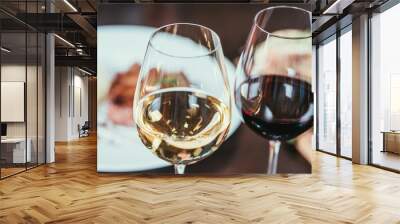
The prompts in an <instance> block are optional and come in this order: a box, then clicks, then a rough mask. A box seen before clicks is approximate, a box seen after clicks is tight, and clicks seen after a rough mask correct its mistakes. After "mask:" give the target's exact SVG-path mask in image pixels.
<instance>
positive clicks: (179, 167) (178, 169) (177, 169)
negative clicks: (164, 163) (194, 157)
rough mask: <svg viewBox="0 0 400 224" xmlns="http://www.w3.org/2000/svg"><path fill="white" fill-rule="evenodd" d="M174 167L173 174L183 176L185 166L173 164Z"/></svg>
mask: <svg viewBox="0 0 400 224" xmlns="http://www.w3.org/2000/svg"><path fill="white" fill-rule="evenodd" d="M174 167H175V174H179V175H183V174H185V168H186V165H185V164H174Z"/></svg>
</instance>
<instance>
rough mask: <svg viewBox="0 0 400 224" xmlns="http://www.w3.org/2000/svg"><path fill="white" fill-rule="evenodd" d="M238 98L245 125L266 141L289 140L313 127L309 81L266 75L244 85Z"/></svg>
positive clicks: (238, 90)
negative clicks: (266, 139)
mask: <svg viewBox="0 0 400 224" xmlns="http://www.w3.org/2000/svg"><path fill="white" fill-rule="evenodd" d="M235 95H236V101H237V105H238V107H239V109H240V110H241V112H242V115H243V119H244V121H245V123H246V124H247V125H248V126H249V127H250V128H251V129H252V130H254V131H255V132H256V133H258V134H260V135H261V136H263V137H265V138H268V139H271V140H289V139H292V138H295V137H297V136H298V135H300V134H301V133H303V132H305V131H306V130H307V129H309V128H311V127H312V125H313V117H314V108H313V107H314V106H313V94H312V90H311V85H310V84H309V83H308V82H305V81H302V80H300V79H296V78H291V77H286V76H280V75H263V76H259V77H255V78H252V79H249V80H246V81H245V82H243V83H242V84H241V85H240V86H239V88H238V89H237V90H236V94H235Z"/></svg>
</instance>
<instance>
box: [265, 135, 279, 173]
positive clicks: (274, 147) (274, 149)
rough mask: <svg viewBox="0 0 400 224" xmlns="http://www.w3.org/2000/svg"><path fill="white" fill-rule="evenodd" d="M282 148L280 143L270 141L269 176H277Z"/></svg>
mask: <svg viewBox="0 0 400 224" xmlns="http://www.w3.org/2000/svg"><path fill="white" fill-rule="evenodd" d="M280 148H281V142H280V141H269V159H268V172H267V174H268V175H274V174H276V170H277V168H278V157H279V149H280Z"/></svg>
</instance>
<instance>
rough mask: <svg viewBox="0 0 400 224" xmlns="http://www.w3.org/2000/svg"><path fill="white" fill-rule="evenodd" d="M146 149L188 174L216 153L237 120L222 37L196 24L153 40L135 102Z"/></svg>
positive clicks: (168, 29)
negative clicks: (189, 167)
mask: <svg viewBox="0 0 400 224" xmlns="http://www.w3.org/2000/svg"><path fill="white" fill-rule="evenodd" d="M133 109H134V120H135V123H136V126H137V130H138V133H139V137H140V139H141V140H142V142H143V144H144V145H145V146H146V147H147V148H148V149H150V150H151V151H152V152H153V153H154V154H155V155H157V156H158V157H159V158H161V159H163V160H165V161H167V162H170V163H171V164H173V165H174V166H175V174H184V171H185V167H186V165H190V164H193V163H196V162H198V161H200V160H202V159H204V158H206V157H208V156H210V155H211V154H212V153H213V152H215V151H216V150H217V149H218V147H219V146H220V145H221V144H222V142H223V141H224V140H225V138H226V136H227V134H228V130H229V126H230V120H231V97H230V90H229V83H228V78H227V72H226V69H225V65H224V55H223V52H222V47H221V43H220V40H219V37H218V35H217V34H216V33H215V32H214V31H213V30H211V29H209V28H207V27H204V26H201V25H197V24H190V23H175V24H169V25H166V26H163V27H161V28H159V29H157V30H156V31H155V32H154V33H153V34H152V35H151V37H150V41H149V44H148V46H147V50H146V54H145V57H144V60H143V64H142V67H141V71H140V75H139V79H138V83H137V86H136V92H135V98H134V104H133Z"/></svg>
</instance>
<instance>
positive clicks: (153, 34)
mask: <svg viewBox="0 0 400 224" xmlns="http://www.w3.org/2000/svg"><path fill="white" fill-rule="evenodd" d="M174 25H185V26H192V27H199V28H204V29H206V30H208V31H210V32H211V35H212V36H214V37H216V38H217V40H216V41H214V42H216V43H214V45H215V46H214V48H213V49H212V50H210V51H209V52H207V53H204V54H198V55H193V56H182V55H174V54H171V53H168V52H165V51H163V50H160V49H158V48H157V47H156V46H155V44H154V43H153V37H154V36H155V35H156V34H157V33H158V32H160V31H161V30H162V29H164V28H166V27H169V26H174ZM165 33H168V32H165ZM148 46H149V47H151V48H153V49H154V50H156V51H157V52H159V53H161V54H164V55H167V56H170V57H176V58H199V57H205V56H209V55H212V54H214V53H215V52H216V51H217V50H218V49H219V48H221V41H220V39H219V36H218V34H217V33H216V32H215V31H214V30H212V29H211V28H209V27H207V26H203V25H200V24H196V23H169V24H167V25H164V26H161V27H159V28H157V29H156V30H155V31H153V33H152V34H151V35H150V39H149V44H148Z"/></svg>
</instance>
